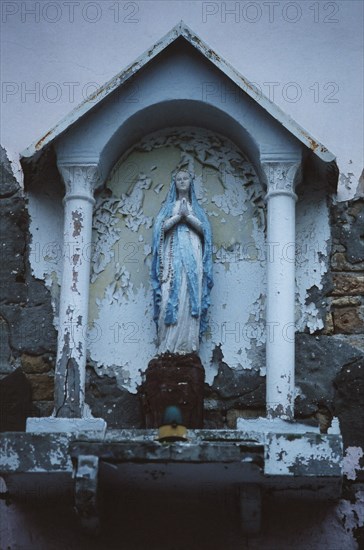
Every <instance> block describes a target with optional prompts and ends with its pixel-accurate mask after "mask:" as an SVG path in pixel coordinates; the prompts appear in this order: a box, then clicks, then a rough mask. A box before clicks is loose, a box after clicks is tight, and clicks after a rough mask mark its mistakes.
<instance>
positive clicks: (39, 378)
mask: <svg viewBox="0 0 364 550" xmlns="http://www.w3.org/2000/svg"><path fill="white" fill-rule="evenodd" d="M0 153H1V166H0V168H1V180H0V209H1V228H0V234H1V262H0V274H1V284H0V288H1V290H0V292H1V295H0V340H1V355H0V377H1V379H5V377H6V376H8V375H10V374H11V373H14V372H15V371H17V369H21V370H20V371H18V372H17V378H16V380H17V383H19V381H20V382H21V384H22V385H24V386H27V385H30V388H31V390H32V399H33V407H32V414H33V415H41V416H43V415H46V414H49V413H50V412H51V410H52V401H53V386H54V381H53V379H54V370H53V367H54V361H55V352H56V338H57V335H56V331H55V329H54V326H53V311H52V307H51V302H50V296H49V292H48V290H47V289H46V288H45V285H44V283H43V281H39V280H36V279H35V278H34V277H33V276H32V274H31V270H30V266H29V261H28V241H29V232H28V227H29V215H28V211H27V205H26V199H25V197H24V194H23V192H22V190H21V188H20V186H19V184H18V183H17V181H16V180H15V178H14V176H13V173H12V171H11V165H10V163H9V161H8V159H7V157H6V154H5V151H4V150H3V149H1V150H0ZM22 374H23V375H24V376H22ZM10 382H11V379H10ZM10 382H9V381H8V382H7V383H6V387H5V389H2V397H3V400H2V406H1V419H2V421H4V420H5V419H6V418H8V417H9V407H10V406H13V404H12V401H14V399H15V400H16V401H17V405H16V407H15V411H16V414H17V415H18V416H19V417H20V418H22V419H23V420H22V421H21V422H20V425H25V424H24V422H25V417H26V415H27V414H28V412H29V411H28V410H27V408H26V406H25V405H24V403H22V401H18V399H19V396H18V395H15V397H14V393H13V392H14V391H15V390H14V388H13V387H12V384H11V383H10ZM2 388H4V381H3V383H2ZM3 392H4V393H3ZM10 392H12V393H11V394H10ZM24 408H26V410H24ZM8 419H9V418H8ZM10 421H11V419H10Z"/></svg>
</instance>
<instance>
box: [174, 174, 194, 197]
mask: <svg viewBox="0 0 364 550" xmlns="http://www.w3.org/2000/svg"><path fill="white" fill-rule="evenodd" d="M190 184H191V181H190V175H189V173H188V172H185V171H183V170H181V171H180V172H178V173H177V175H176V188H177V192H178V193H181V192H182V193H187V192H188V191H189V189H190Z"/></svg>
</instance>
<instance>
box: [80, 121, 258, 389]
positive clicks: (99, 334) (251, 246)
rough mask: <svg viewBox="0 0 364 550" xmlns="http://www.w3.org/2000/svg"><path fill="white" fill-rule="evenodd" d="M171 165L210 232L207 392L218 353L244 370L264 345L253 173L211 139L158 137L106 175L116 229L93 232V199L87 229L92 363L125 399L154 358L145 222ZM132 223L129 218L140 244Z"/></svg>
mask: <svg viewBox="0 0 364 550" xmlns="http://www.w3.org/2000/svg"><path fill="white" fill-rule="evenodd" d="M179 162H184V163H186V164H187V165H188V166H189V168H190V169H192V170H193V171H194V172H195V173H196V181H195V189H196V195H197V197H198V199H199V200H200V202H201V204H202V205H203V207H204V209H205V211H206V212H207V213H208V215H209V216H210V222H211V224H212V226H213V235H214V243H215V247H214V252H215V254H214V259H215V258H216V264H215V268H214V281H215V285H214V288H213V290H212V294H211V300H212V304H211V308H210V320H211V322H210V330H209V331H208V333H207V334H206V335H205V337H204V338H203V341H202V343H201V348H200V355H201V359H202V361H203V363H204V365H205V367H206V378H207V382H208V383H212V381H213V378H214V376H215V375H216V372H217V370H216V365H212V364H211V359H212V353H213V350H214V349H215V347H216V346H220V347H221V351H222V353H223V356H224V360H225V361H226V362H227V363H228V364H229V366H230V367H233V368H234V367H243V368H250V367H251V366H252V365H253V363H254V361H252V358H251V357H249V353H248V352H249V350H251V348H252V344H253V342H254V343H255V345H257V346H261V345H263V343H264V341H265V334H264V321H263V319H262V317H263V308H264V305H263V302H264V295H265V258H264V248H265V245H264V203H263V193H264V192H263V188H262V186H261V184H260V183H259V181H258V179H257V177H256V175H255V172H254V169H253V167H252V166H251V165H250V163H248V162H247V161H246V159H245V158H244V157H243V156H242V155H241V153H240V152H239V151H238V150H237V149H236V148H235V147H234V146H233V144H232V143H231V142H229V141H228V140H226V139H225V138H222V137H221V136H217V135H216V134H213V133H212V132H208V131H204V130H197V129H192V128H186V129H175V130H173V129H170V130H168V131H166V132H159V133H158V134H156V135H152V136H150V137H149V138H146V139H144V140H143V141H142V142H141V143H139V144H138V145H136V146H135V149H134V151H132V152H129V154H128V155H127V156H126V157H124V158H123V159H122V161H121V162H120V163H119V164H118V166H117V167H116V168H115V170H114V171H113V175H112V177H111V178H110V180H109V183H108V187H109V189H110V190H112V192H113V195H112V196H111V197H110V196H109V193H108V194H107V198H106V199H105V202H106V204H107V205H110V204H112V205H113V206H112V208H113V210H114V212H115V217H116V219H117V221H118V223H116V224H114V223H113V224H112V226H111V231H109V230H107V229H106V230H102V231H98V229H97V228H98V227H100V223H99V219H98V217H99V212H100V213H101V216H103V215H104V214H103V212H104V210H103V202H102V198H101V196H100V197H99V208H98V209H97V210H96V213H95V220H94V227H95V231H94V239H95V240H94V244H95V249H96V250H100V251H101V253H102V248H103V247H105V248H106V250H107V253H106V254H107V255H104V256H103V262H104V265H105V268H104V270H103V271H100V273H98V274H96V273H95V271H94V276H93V279H92V282H93V284H92V285H91V299H90V308H91V316H90V320H91V322H92V323H93V330H91V332H90V338H89V349H90V359H91V361H92V364H93V365H94V367H95V368H96V370H97V372H98V373H99V374H108V375H114V376H116V379H117V381H118V384H119V385H121V386H124V387H126V388H127V389H129V390H130V391H136V386H137V384H139V383H140V380H141V378H140V376H141V371H143V370H145V368H146V366H147V364H148V362H149V360H150V359H151V358H152V357H153V356H154V355H155V353H156V344H155V340H156V332H155V326H154V323H153V321H152V293H151V288H150V280H149V265H150V251H151V248H150V244H149V243H150V242H151V221H152V219H153V217H154V216H155V215H156V214H157V212H158V211H159V208H160V204H161V202H162V200H163V199H164V197H165V194H166V192H167V190H168V187H169V178H170V172H171V171H172V170H173V169H174V168H175V166H176V165H177V164H178V163H179ZM131 175H133V178H134V179H133V180H132V181H130V179H131ZM125 187H127V188H128V190H127V191H124V189H125ZM135 188H136V189H135ZM156 190H157V193H155V191H156ZM118 197H121V199H118ZM118 201H119V202H118ZM131 214H133V215H135V214H136V215H137V216H136V223H137V226H138V227H137V229H138V235H139V236H138V241H136V240H135V237H134V236H133V233H134V232H135V228H134V226H133V225H132V224H131V223H130V218H131ZM140 220H143V223H139V221H140ZM116 235H118V236H119V239H116ZM99 239H100V240H101V241H102V245H101V244H100V243H99V242H98V240H99ZM129 250H130V252H129ZM124 251H125V252H124ZM122 260H123V261H122ZM237 296H238V297H239V299H236V297H237ZM257 368H258V367H257Z"/></svg>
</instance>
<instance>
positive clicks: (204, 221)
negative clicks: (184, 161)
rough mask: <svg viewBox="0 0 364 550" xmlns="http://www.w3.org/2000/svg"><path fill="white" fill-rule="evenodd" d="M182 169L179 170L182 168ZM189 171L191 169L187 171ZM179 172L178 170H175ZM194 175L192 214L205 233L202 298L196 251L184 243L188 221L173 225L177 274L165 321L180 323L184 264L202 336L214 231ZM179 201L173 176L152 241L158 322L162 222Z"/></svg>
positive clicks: (192, 308)
mask: <svg viewBox="0 0 364 550" xmlns="http://www.w3.org/2000/svg"><path fill="white" fill-rule="evenodd" d="M179 171H180V170H179ZM188 173H189V172H188ZM176 174H177V173H176ZM190 176H191V183H190V200H191V205H192V209H193V213H194V215H195V216H196V218H197V219H198V220H199V221H200V223H201V229H202V234H203V243H202V244H203V256H202V265H203V268H202V293H201V299H200V296H198V292H197V289H198V284H197V269H196V262H195V258H194V257H193V254H191V253H190V247H189V246H183V243H184V241H185V238H186V232H187V231H188V227H187V225H186V224H183V223H182V224H181V223H180V224H178V225H177V226H176V227H175V228H174V239H173V271H174V277H173V282H172V285H171V292H170V295H169V299H168V304H167V309H166V315H165V319H164V322H165V324H166V325H173V324H175V323H176V322H177V318H178V306H179V290H180V286H181V273H182V266H184V267H185V270H186V274H187V286H188V293H189V298H190V312H191V316H192V317H199V316H200V338H201V335H202V334H203V333H204V332H205V330H206V328H207V324H208V323H207V311H208V308H209V305H210V291H211V288H212V287H213V277H212V234H211V227H210V222H209V220H208V218H207V215H206V213H205V211H204V210H203V208H201V206H200V205H199V203H198V201H197V198H196V194H195V189H194V183H193V177H192V175H191V174H190ZM176 200H177V189H176V183H175V176H173V177H172V182H171V186H170V189H169V193H168V195H167V198H166V200H165V202H164V204H163V206H162V208H161V209H160V211H159V213H158V215H157V217H156V220H155V224H154V231H153V243H152V256H153V258H152V267H151V280H152V288H153V298H154V321H155V322H156V323H158V318H159V313H160V306H161V300H162V289H161V281H160V267H161V258H160V246H161V241H162V240H163V224H164V221H165V220H166V219H168V218H169V217H170V216H172V211H173V207H174V204H175V202H176Z"/></svg>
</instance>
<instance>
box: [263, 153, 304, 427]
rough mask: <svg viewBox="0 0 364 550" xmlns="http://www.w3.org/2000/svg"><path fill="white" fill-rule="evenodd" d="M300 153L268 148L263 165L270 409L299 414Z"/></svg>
mask: <svg viewBox="0 0 364 550" xmlns="http://www.w3.org/2000/svg"><path fill="white" fill-rule="evenodd" d="M297 160H298V159H297V158H296V159H290V158H285V155H284V154H282V155H281V158H280V159H279V158H276V159H274V160H273V162H272V161H271V159H270V158H269V156H268V155H267V154H266V155H265V157H264V158H263V168H264V170H265V172H266V176H267V182H268V193H267V197H266V200H267V215H268V221H267V242H268V245H269V246H270V251H269V252H270V254H269V257H268V258H267V311H266V326H267V343H266V367H267V414H268V416H273V417H274V416H279V417H280V418H288V419H290V418H293V416H294V393H295V392H294V388H295V356H294V353H295V348H294V334H295V328H294V324H295V323H294V321H295V319H294V310H295V243H296V233H295V208H296V206H295V202H296V199H297V196H296V194H295V192H294V189H295V183H296V180H297V178H298V177H299V172H300V163H299V162H297ZM290 254H291V255H292V256H291V257H290Z"/></svg>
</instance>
